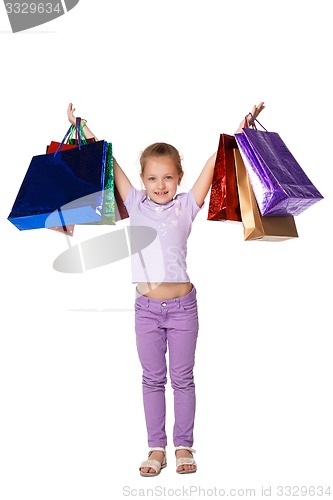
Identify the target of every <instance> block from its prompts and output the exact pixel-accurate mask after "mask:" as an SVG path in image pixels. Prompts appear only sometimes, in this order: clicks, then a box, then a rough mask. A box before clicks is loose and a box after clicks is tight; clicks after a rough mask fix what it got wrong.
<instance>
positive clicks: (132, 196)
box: [124, 185, 143, 214]
mask: <svg viewBox="0 0 333 500" xmlns="http://www.w3.org/2000/svg"><path fill="white" fill-rule="evenodd" d="M142 195H143V193H142V191H139V190H138V189H136V188H135V187H134V186H132V185H131V187H130V188H129V190H128V193H127V196H126V200H125V201H124V205H125V207H126V209H127V212H128V213H129V214H130V213H131V211H132V210H133V208H135V207H136V206H138V204H139V203H140V201H141V200H142Z"/></svg>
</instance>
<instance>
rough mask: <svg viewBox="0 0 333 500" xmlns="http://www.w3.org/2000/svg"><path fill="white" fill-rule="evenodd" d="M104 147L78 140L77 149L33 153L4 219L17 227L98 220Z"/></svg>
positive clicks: (100, 206) (60, 224) (101, 214)
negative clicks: (39, 153) (8, 212)
mask: <svg viewBox="0 0 333 500" xmlns="http://www.w3.org/2000/svg"><path fill="white" fill-rule="evenodd" d="M65 137H66V136H65ZM107 148H108V143H107V142H105V141H97V142H93V143H88V144H82V143H81V141H79V147H78V148H73V149H67V150H61V147H60V146H59V148H58V150H57V151H56V152H55V154H42V155H37V156H34V157H33V158H32V160H31V163H30V165H29V168H28V170H27V173H26V175H25V177H24V179H23V182H22V184H21V187H20V189H19V192H18V194H17V197H16V199H15V202H14V205H13V207H12V210H11V212H10V214H9V216H8V220H9V221H10V222H12V223H13V224H14V225H15V226H16V227H17V228H18V229H20V230H25V229H38V228H45V227H47V228H49V227H54V226H67V225H69V224H85V223H96V222H99V221H101V220H102V216H103V213H102V206H103V196H104V175H105V165H106V157H107Z"/></svg>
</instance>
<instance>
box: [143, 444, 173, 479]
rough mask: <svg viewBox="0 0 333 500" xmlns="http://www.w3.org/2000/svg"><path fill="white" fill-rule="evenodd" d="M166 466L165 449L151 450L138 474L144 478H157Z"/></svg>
mask: <svg viewBox="0 0 333 500" xmlns="http://www.w3.org/2000/svg"><path fill="white" fill-rule="evenodd" d="M166 464H167V463H166V452H165V448H162V447H157V448H152V449H151V450H150V451H149V453H148V460H144V461H143V462H142V463H141V465H140V474H141V476H145V477H149V476H158V474H159V473H160V472H161V469H164V467H166Z"/></svg>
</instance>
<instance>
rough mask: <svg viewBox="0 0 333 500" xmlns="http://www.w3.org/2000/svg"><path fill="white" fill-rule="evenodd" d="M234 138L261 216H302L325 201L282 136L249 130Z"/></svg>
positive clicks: (244, 130)
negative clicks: (311, 207) (318, 203)
mask: <svg viewBox="0 0 333 500" xmlns="http://www.w3.org/2000/svg"><path fill="white" fill-rule="evenodd" d="M256 121H257V120H256ZM257 123H259V122H258V121H257ZM260 125H261V124H260ZM263 128H264V127H263ZM235 139H236V141H237V144H238V147H239V150H240V152H241V155H242V158H243V160H244V163H245V167H246V170H247V172H248V175H249V179H250V182H251V185H252V188H253V191H254V195H255V197H256V200H257V203H258V206H259V210H260V212H261V215H265V216H266V215H299V214H301V213H302V212H303V211H304V210H306V209H307V208H309V207H310V206H312V205H313V204H314V203H317V202H318V201H320V200H321V199H323V196H322V195H321V193H320V192H319V191H318V189H317V188H316V187H315V186H314V184H313V183H312V182H311V181H310V179H309V177H308V176H307V175H306V174H305V172H304V171H303V169H302V167H301V166H300V165H299V163H298V162H297V161H296V159H295V158H294V156H293V155H292V154H291V152H290V151H289V149H288V148H287V146H286V144H285V143H284V142H283V141H282V139H281V137H280V136H279V134H277V133H276V132H268V131H267V130H266V129H265V130H258V129H257V128H256V127H255V128H247V127H246V128H243V133H240V134H235Z"/></svg>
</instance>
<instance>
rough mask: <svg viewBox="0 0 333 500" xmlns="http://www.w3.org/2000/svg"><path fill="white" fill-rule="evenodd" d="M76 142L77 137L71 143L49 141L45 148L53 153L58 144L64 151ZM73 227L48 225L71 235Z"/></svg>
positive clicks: (73, 225)
mask: <svg viewBox="0 0 333 500" xmlns="http://www.w3.org/2000/svg"><path fill="white" fill-rule="evenodd" d="M73 127H74V126H73ZM70 130H71V129H70ZM68 140H70V134H69V138H68ZM94 141H95V139H93V140H92V141H90V142H94ZM77 142H78V141H77V139H75V140H74V141H73V142H72V144H70V143H65V142H63V143H62V144H61V143H60V142H57V141H51V142H50V144H49V145H48V146H47V148H46V152H47V153H48V154H51V153H55V152H56V151H58V149H59V146H60V151H64V150H66V149H73V148H76V147H77ZM74 227H75V224H68V225H67V226H54V227H50V228H48V229H52V230H54V231H58V232H60V233H63V234H65V235H67V236H73V234H74Z"/></svg>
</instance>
